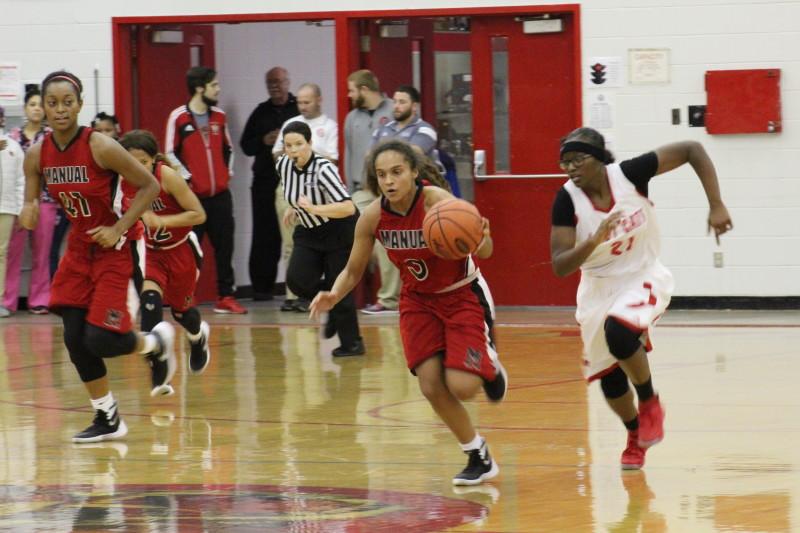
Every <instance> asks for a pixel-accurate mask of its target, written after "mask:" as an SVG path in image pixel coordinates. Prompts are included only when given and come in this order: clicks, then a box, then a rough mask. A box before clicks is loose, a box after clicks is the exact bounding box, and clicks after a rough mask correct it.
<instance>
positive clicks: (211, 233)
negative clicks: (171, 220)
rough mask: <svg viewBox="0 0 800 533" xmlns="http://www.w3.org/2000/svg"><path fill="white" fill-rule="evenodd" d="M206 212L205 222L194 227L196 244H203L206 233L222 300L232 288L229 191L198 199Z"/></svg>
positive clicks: (232, 226) (231, 232)
mask: <svg viewBox="0 0 800 533" xmlns="http://www.w3.org/2000/svg"><path fill="white" fill-rule="evenodd" d="M200 203H201V204H202V205H203V209H205V211H206V221H205V222H203V223H202V224H199V225H197V226H195V227H194V232H195V234H197V242H199V243H202V242H203V235H205V233H206V232H208V239H209V240H210V241H211V246H213V247H214V262H215V263H216V266H217V294H219V297H220V298H222V297H224V296H232V295H233V291H234V286H233V283H234V281H233V230H234V222H233V196H231V191H230V190H224V191H222V192H221V193H219V194H215V195H214V196H209V197H208V198H200Z"/></svg>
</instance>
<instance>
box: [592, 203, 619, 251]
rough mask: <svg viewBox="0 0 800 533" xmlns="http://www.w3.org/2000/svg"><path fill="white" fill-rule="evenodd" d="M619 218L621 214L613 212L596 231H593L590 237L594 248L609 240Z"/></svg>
mask: <svg viewBox="0 0 800 533" xmlns="http://www.w3.org/2000/svg"><path fill="white" fill-rule="evenodd" d="M621 218H622V212H621V211H615V212H613V213H611V214H610V215H609V216H608V217H606V218H605V219H604V220H603V221H602V222H601V223H600V226H598V228H597V231H595V232H594V235H592V240H594V243H595V246H600V244H602V243H604V242H606V241H607V240H608V239H610V238H611V235H612V234H613V233H614V229H615V228H616V227H617V224H619V221H620V219H621Z"/></svg>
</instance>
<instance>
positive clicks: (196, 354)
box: [189, 321, 211, 374]
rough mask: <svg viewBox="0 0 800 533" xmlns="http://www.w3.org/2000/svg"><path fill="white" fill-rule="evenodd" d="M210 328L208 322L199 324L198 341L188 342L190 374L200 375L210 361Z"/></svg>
mask: <svg viewBox="0 0 800 533" xmlns="http://www.w3.org/2000/svg"><path fill="white" fill-rule="evenodd" d="M210 333H211V328H210V327H209V325H208V322H205V321H203V322H201V323H200V340H198V341H197V342H191V341H189V371H190V372H191V373H192V374H202V373H203V370H205V369H206V367H207V366H208V362H209V361H211V350H209V349H208V336H209V335H210Z"/></svg>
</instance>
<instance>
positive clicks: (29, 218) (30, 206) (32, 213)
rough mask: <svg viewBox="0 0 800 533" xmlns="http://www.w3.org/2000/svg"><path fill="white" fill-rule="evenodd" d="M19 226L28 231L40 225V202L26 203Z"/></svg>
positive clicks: (20, 216) (23, 205)
mask: <svg viewBox="0 0 800 533" xmlns="http://www.w3.org/2000/svg"><path fill="white" fill-rule="evenodd" d="M18 222H19V225H20V226H22V227H23V228H25V229H28V230H34V229H36V226H37V225H38V224H39V201H38V200H34V201H32V202H25V203H24V204H22V211H21V212H20V214H19V220H18Z"/></svg>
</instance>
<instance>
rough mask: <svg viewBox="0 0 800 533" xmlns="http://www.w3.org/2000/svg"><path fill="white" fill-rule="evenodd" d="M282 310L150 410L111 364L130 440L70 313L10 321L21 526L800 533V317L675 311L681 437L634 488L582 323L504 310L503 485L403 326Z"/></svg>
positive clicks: (228, 333)
mask: <svg viewBox="0 0 800 533" xmlns="http://www.w3.org/2000/svg"><path fill="white" fill-rule="evenodd" d="M278 305H279V302H268V303H264V304H252V305H250V306H249V309H250V314H248V315H246V316H220V315H213V314H212V313H211V309H210V307H202V311H203V313H204V317H205V318H206V319H207V320H209V322H210V323H211V326H212V340H211V346H212V363H211V365H210V367H209V368H208V370H207V371H206V372H205V374H203V375H201V376H187V374H186V373H185V372H184V371H183V366H184V365H183V357H184V356H185V352H186V346H185V342H186V341H185V338H184V337H183V335H179V340H180V348H179V350H178V353H179V358H180V359H181V368H180V369H179V371H178V374H177V375H176V379H175V380H174V382H173V384H174V385H175V387H176V391H177V392H176V394H175V395H174V396H171V397H167V398H161V399H151V398H150V397H149V394H148V393H149V387H148V382H149V378H148V370H147V368H146V366H145V364H144V362H143V361H142V360H141V358H139V357H137V356H126V357H121V358H117V359H114V360H112V361H111V362H110V364H109V369H110V375H111V377H112V390H113V392H114V394H115V395H116V397H117V399H118V400H119V403H120V412H121V414H122V416H123V418H124V419H125V420H126V422H127V424H128V426H129V429H130V433H129V434H128V436H127V437H126V438H125V440H124V441H119V442H114V443H103V444H98V445H73V444H71V443H70V437H71V436H72V435H73V434H74V433H76V432H77V431H79V430H80V429H83V427H85V426H86V425H88V424H89V423H90V422H91V419H92V416H93V414H92V412H91V410H90V408H89V406H88V400H87V398H86V394H85V392H84V389H83V386H82V385H81V383H80V382H79V380H78V378H77V375H76V373H75V371H74V369H73V367H72V365H71V363H70V362H69V359H68V357H67V356H66V353H65V350H64V348H63V344H62V341H61V326H60V322H59V321H58V319H57V318H56V317H53V316H43V317H40V316H31V315H28V314H27V313H25V312H20V313H17V314H16V315H14V316H12V317H11V318H8V319H3V320H2V321H1V322H0V332H1V333H2V344H1V345H0V368H2V369H3V371H2V372H0V379H2V384H0V391H1V392H0V424H1V426H0V427H1V430H2V433H0V453H2V457H3V461H2V462H0V477H1V478H2V479H0V494H2V497H1V498H0V531H13V532H28V531H48V532H50V531H53V532H66V531H97V532H101V531H102V532H106V531H113V532H139V531H147V532H164V533H170V532H194V531H198V532H199V531H208V532H213V531H225V532H226V533H238V532H243V531H248V532H249V531H254V532H255V531H286V532H297V533H300V532H341V533H344V532H348V533H352V532H367V533H372V532H382V531H390V532H393V533H400V532H403V533H405V532H413V533H418V532H419V533H423V532H435V531H451V532H452V531H458V532H479V531H481V532H487V533H488V532H534V531H547V532H554V531H559V532H560V531H615V532H616V531H619V532H623V531H648V532H650V531H655V532H659V531H678V532H692V533H694V532H705V531H770V532H775V531H792V530H795V531H797V530H800V471H799V470H800V467H799V466H798V464H800V452H798V450H800V446H798V444H800V396H798V393H797V388H798V385H797V371H798V355H800V352H799V351H798V346H800V316H798V313H796V312H791V313H789V312H686V311H684V312H681V311H671V312H669V313H668V314H667V316H666V317H665V318H664V320H663V321H662V323H661V325H660V327H659V329H658V330H657V333H656V337H655V343H656V351H655V355H654V357H653V358H652V359H651V361H652V366H653V369H654V384H655V386H656V388H657V390H659V391H660V393H661V395H662V398H663V402H664V405H665V409H666V412H667V418H666V437H665V439H664V441H663V442H662V443H661V444H659V445H658V446H656V447H654V448H652V449H651V450H650V451H649V453H648V455H647V464H646V466H645V469H644V470H643V471H640V472H627V473H623V472H621V471H620V468H619V455H620V452H621V451H622V448H623V447H624V442H625V431H624V428H623V427H622V425H621V424H620V423H619V422H618V421H617V420H616V419H615V418H614V416H613V415H612V414H611V412H610V410H609V409H608V408H607V407H606V406H605V403H604V400H603V398H602V395H601V394H600V391H599V387H598V386H597V385H593V386H591V387H587V386H586V385H585V383H584V382H583V380H582V379H581V376H580V371H579V355H580V337H579V336H578V330H577V328H576V327H575V325H574V321H573V320H572V315H571V312H570V311H569V310H539V309H522V310H520V309H501V310H500V311H499V313H498V322H499V326H498V328H497V335H498V339H499V343H500V353H501V358H502V360H503V361H504V363H505V365H506V368H507V369H508V371H509V374H510V383H511V390H510V392H509V397H508V399H507V401H505V402H504V403H503V404H501V405H499V406H497V405H490V404H489V403H487V402H486V401H485V400H484V399H483V398H479V399H478V400H476V401H474V402H472V403H470V404H469V407H468V409H469V411H470V412H471V413H472V415H473V416H474V419H475V420H476V421H477V423H478V425H479V427H480V431H481V433H482V434H483V435H484V436H485V437H487V439H488V441H489V444H490V448H491V450H492V453H493V454H494V455H495V457H496V459H497V460H498V462H499V465H500V469H501V473H500V476H499V477H498V478H497V479H496V480H494V481H493V482H492V483H490V484H486V485H484V486H481V487H478V488H470V489H454V488H453V487H452V485H451V483H450V478H451V477H452V476H453V474H455V473H456V472H458V471H459V470H460V469H461V468H462V467H463V466H464V464H465V457H464V455H463V454H462V453H460V450H459V448H458V446H457V444H456V442H455V441H454V439H453V437H452V436H451V435H450V433H449V432H448V431H447V429H446V428H445V427H443V426H442V425H441V424H440V423H439V421H438V420H437V418H436V416H435V415H434V413H433V412H432V411H431V409H430V408H429V407H428V405H427V403H426V402H425V400H424V399H423V397H422V395H421V394H420V392H419V390H418V387H417V384H416V382H415V379H414V378H413V376H411V375H410V374H409V373H408V371H407V370H406V369H405V362H404V359H403V355H402V349H401V343H400V338H399V332H398V328H397V326H396V320H397V319H396V317H380V318H376V317H363V316H362V318H363V320H362V322H361V324H362V328H363V334H364V337H365V340H366V344H367V347H368V354H367V355H366V356H364V357H357V358H347V359H343V360H333V359H332V358H331V357H330V350H331V349H332V348H334V347H335V346H336V343H335V342H334V341H333V340H323V339H322V338H321V336H320V334H319V328H318V327H315V326H314V325H312V324H310V323H309V322H308V321H307V319H306V318H305V317H304V316H302V315H297V314H290V315H287V314H285V313H280V312H279V311H278V310H277V307H278Z"/></svg>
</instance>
